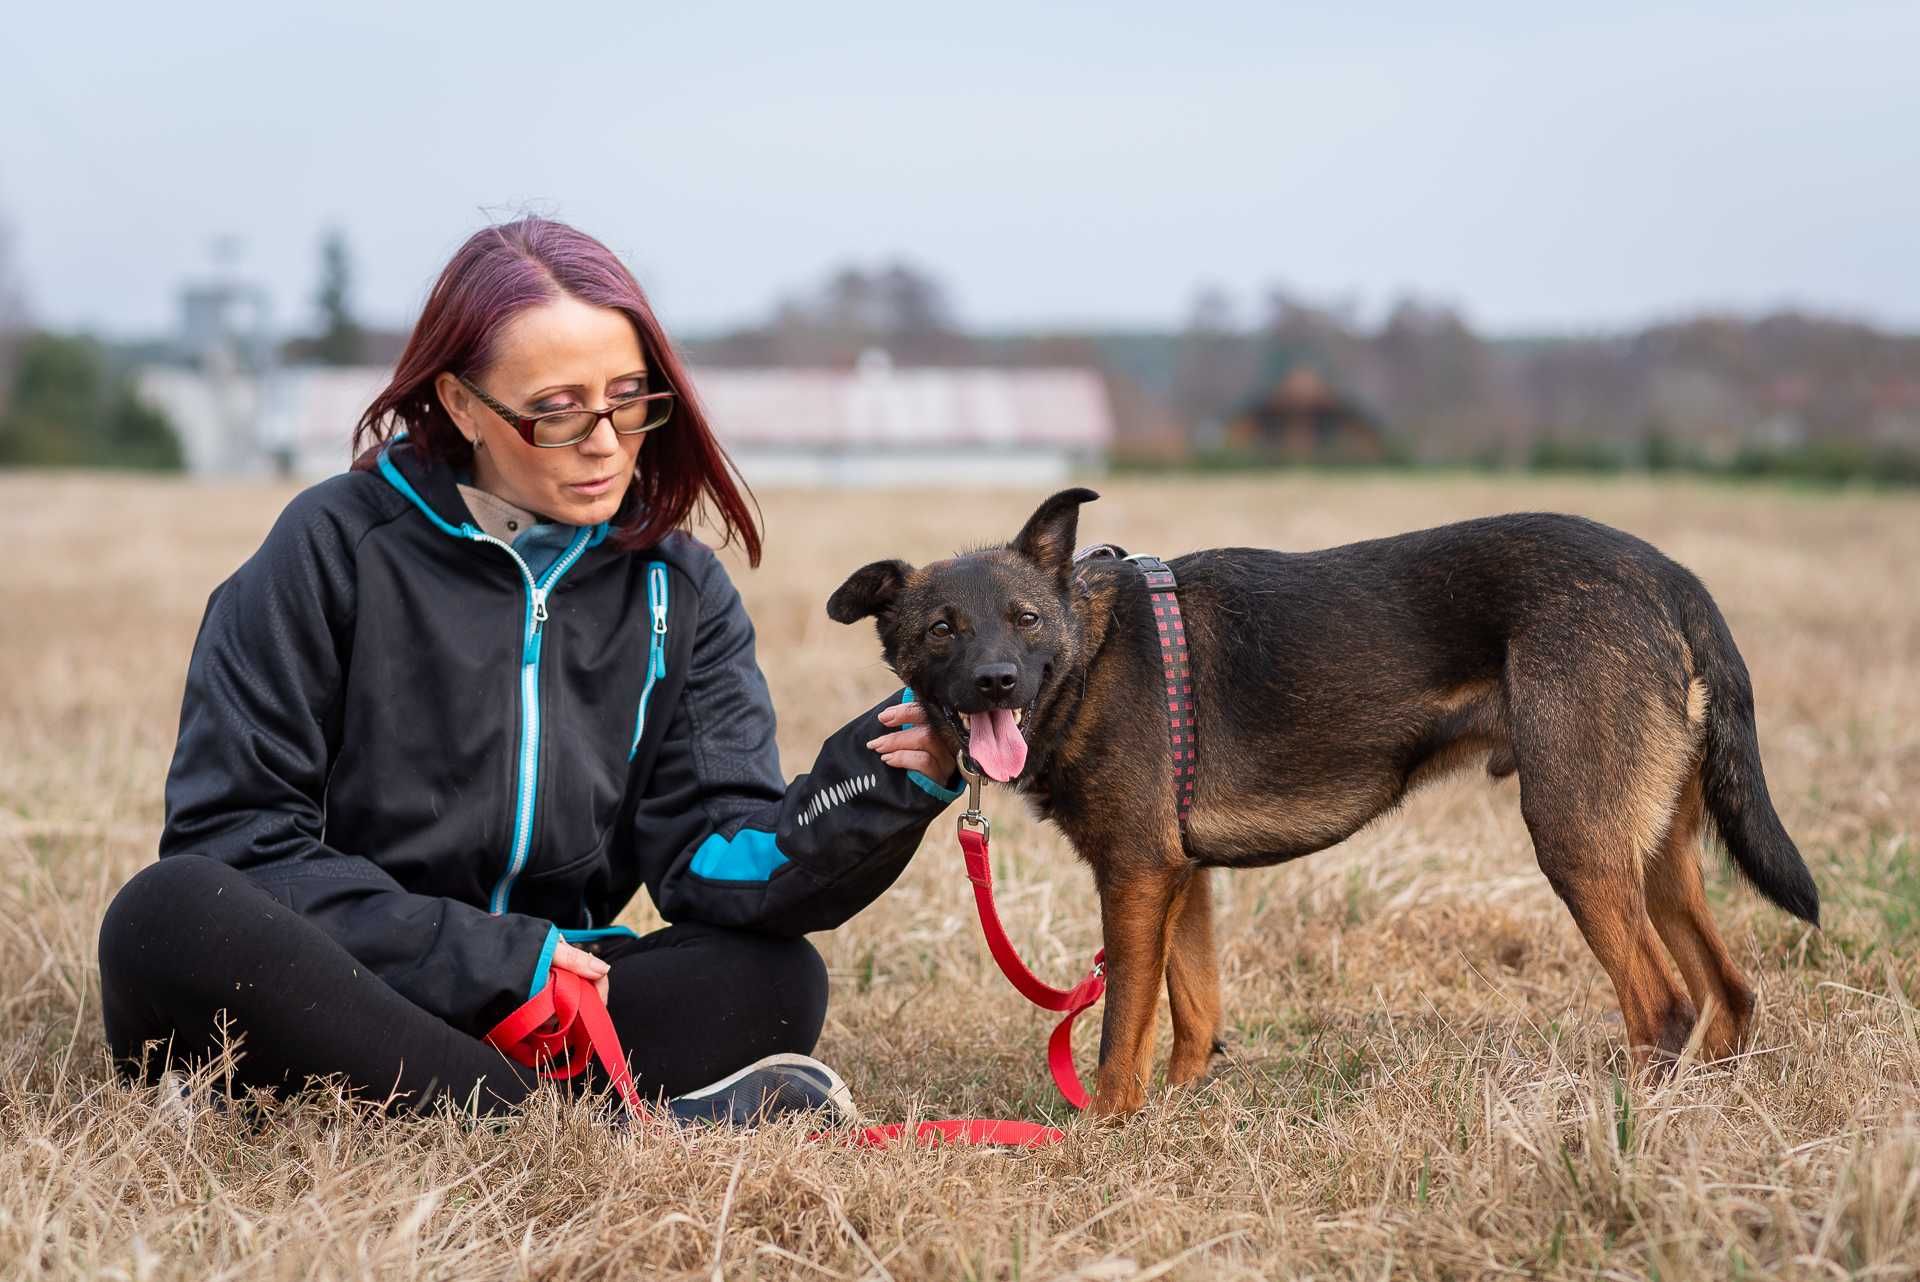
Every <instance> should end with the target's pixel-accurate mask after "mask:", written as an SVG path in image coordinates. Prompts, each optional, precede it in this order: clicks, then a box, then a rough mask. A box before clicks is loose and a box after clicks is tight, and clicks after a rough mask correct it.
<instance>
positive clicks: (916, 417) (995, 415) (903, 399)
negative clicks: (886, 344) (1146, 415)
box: [694, 352, 1113, 486]
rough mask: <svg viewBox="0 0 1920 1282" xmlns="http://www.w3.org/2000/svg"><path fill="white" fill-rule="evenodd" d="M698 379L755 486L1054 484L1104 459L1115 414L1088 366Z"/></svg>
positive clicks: (879, 360) (871, 363)
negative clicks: (933, 482)
mask: <svg viewBox="0 0 1920 1282" xmlns="http://www.w3.org/2000/svg"><path fill="white" fill-rule="evenodd" d="M694 381H695V385H696V386H697V387H698V388H699V392H700V397H701V399H702V401H704V402H705V404H706V408H707V414H708V417H709V419H710V420H711V422H712V423H713V427H714V431H715V432H716V433H717V434H718V435H719V437H720V441H721V444H723V445H724V446H726V448H727V451H728V453H730V454H731V455H732V456H733V459H734V461H735V462H736V463H737V464H738V465H739V467H740V471H741V473H742V475H744V476H745V477H746V478H747V480H748V482H749V483H751V484H754V485H761V484H783V485H849V486H860V485H900V484H907V483H911V482H915V481H925V480H928V479H930V478H938V479H939V480H940V481H941V482H942V483H955V482H966V481H981V482H988V481H1000V482H1012V483H1017V484H1036V485H1037V484H1053V483H1056V482H1058V481H1061V480H1064V479H1065V478H1066V477H1067V476H1068V475H1069V474H1071V473H1072V472H1074V471H1076V470H1083V469H1086V468H1090V467H1098V466H1101V465H1103V464H1104V463H1105V461H1106V457H1107V453H1108V450H1109V448H1110V447H1111V445H1112V443H1113V414H1112V410H1111V407H1110V406H1109V404H1108V400H1107V392H1106V386H1105V383H1104V381H1103V380H1102V378H1101V376H1100V374H1099V373H1098V372H1097V371H1094V370H1091V369H1000V368H978V367H975V368H967V367H897V366H895V365H894V364H893V363H892V362H891V361H890V360H888V359H887V357H886V356H885V354H884V353H880V352H869V353H867V354H866V355H865V356H863V357H862V358H861V359H860V361H859V362H858V363H857V364H856V365H855V367H854V368H852V369H727V368H716V369H704V370H698V371H695V373H694Z"/></svg>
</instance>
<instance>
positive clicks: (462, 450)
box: [353, 217, 760, 566]
mask: <svg viewBox="0 0 1920 1282" xmlns="http://www.w3.org/2000/svg"><path fill="white" fill-rule="evenodd" d="M562 294H566V295H571V296H572V297H574V298H577V299H579V300H580V301H581V302H583V303H589V304H592V305H593V306H596V307H611V308H613V309H614V310H615V311H618V312H621V313H623V314H624V315H625V316H626V317H627V319H628V320H630V321H632V322H633V328H634V331H635V333H637V334H638V335H639V338H640V350H641V352H642V353H644V355H645V357H646V361H647V370H648V374H649V381H650V382H655V381H657V382H664V383H665V384H666V386H667V387H668V388H670V389H672V391H673V392H674V407H673V418H672V419H671V420H670V421H669V423H668V426H667V427H665V428H663V429H661V430H660V431H658V432H656V433H653V434H652V435H651V437H650V439H649V440H648V441H647V448H646V449H644V450H642V451H640V462H639V465H638V467H637V468H636V469H635V472H634V478H633V483H632V484H631V485H630V486H629V487H628V489H627V496H626V498H625V500H623V501H622V502H621V504H620V510H619V511H618V512H616V513H615V514H614V517H613V523H614V526H615V538H616V541H617V543H618V544H619V545H620V546H622V547H626V548H646V547H652V546H653V545H654V544H656V543H658V542H659V541H660V540H661V539H662V538H665V537H666V536H667V534H668V533H670V532H671V531H673V530H676V529H678V528H680V526H681V525H683V524H685V522H686V521H687V519H688V517H690V516H691V515H693V514H694V512H695V510H696V508H697V507H698V506H699V505H700V503H701V500H702V499H703V498H704V499H706V500H708V501H710V502H712V504H713V505H714V507H715V508H716V509H717V510H718V512H719V516H720V522H721V525H722V528H723V529H724V530H725V533H726V540H725V541H726V542H729V543H730V542H732V541H733V540H734V539H736V538H738V539H739V540H740V543H741V546H742V547H743V548H745V550H746V553H747V561H748V564H750V565H756V566H757V565H759V564H760V529H759V527H758V525H756V524H755V522H754V519H753V517H752V515H751V514H750V513H749V512H748V510H747V503H746V500H745V498H744V497H743V496H742V494H741V486H740V485H736V484H735V480H734V474H733V464H732V460H730V459H729V458H728V457H727V454H726V451H725V450H723V449H721V447H720V443H719V442H718V441H717V440H715V439H714V436H713V431H712V429H711V428H710V427H709V426H708V424H707V416H706V413H705V411H704V410H703V409H702V408H701V406H700V401H699V399H698V397H696V396H695V395H694V391H693V383H692V381H691V380H690V379H689V378H688V377H687V370H686V365H685V364H684V363H683V362H682V361H681V359H680V356H679V353H677V352H676V351H675V350H674V348H673V344H672V343H671V342H669V341H668V339H667V335H666V331H664V330H662V329H661V328H660V322H659V321H658V320H657V319H656V318H655V317H654V314H653V307H652V305H651V304H649V303H648V302H647V296H646V294H645V293H644V292H642V291H641V289H640V283H639V282H638V281H636V280H635V279H634V278H633V273H632V272H630V271H628V270H627V268H626V265H625V264H623V263H622V262H621V261H620V260H619V259H618V258H617V257H615V256H614V253H613V251H612V250H610V249H608V248H607V247H606V246H605V245H603V244H601V243H600V242H599V241H597V240H595V239H594V238H593V237H591V236H589V235H587V234H586V233H585V232H581V231H577V230H575V229H574V228H572V227H569V226H567V225H566V224H565V223H559V222H554V221H552V220H551V219H547V218H535V217H526V218H519V219H516V220H514V221H512V222H507V223H500V224H497V225H495V226H492V227H486V228H483V229H481V230H480V231H477V232H475V233H474V234H473V235H472V236H470V237H468V239H467V243H466V244H464V245H462V246H460V250H459V252H458V253H456V254H455V255H454V256H453V259H452V261H450V262H449V263H448V264H447V265H446V268H445V269H444V270H443V271H442V272H441V273H440V279H439V280H438V281H436V282H434V286H433V292H432V293H431V294H429V295H428V296H427V305H426V307H424V308H423V309H422V310H421V312H420V319H419V321H418V322H417V323H416V324H415V325H414V327H413V333H412V334H411V335H410V336H409V337H408V339H407V347H406V350H405V351H404V352H402V353H401V354H400V361H399V363H398V365H397V366H396V367H395V368H394V372H393V380H392V381H391V382H389V383H388V384H387V386H386V388H385V390H383V391H382V392H381V393H380V395H379V396H377V397H375V398H374V401H373V404H371V405H369V406H368V407H367V412H366V413H365V414H362V415H361V416H360V422H359V424H358V425H357V426H356V427H355V428H354V431H353V449H354V453H355V455H356V457H355V459H354V463H353V466H354V467H355V469H359V470H364V469H366V468H369V467H372V466H373V464H374V462H375V459H376V458H377V456H378V454H379V447H380V446H381V445H382V444H384V443H385V442H386V441H387V439H388V438H389V437H391V436H392V435H393V433H394V432H395V431H396V430H397V429H398V428H399V427H402V426H404V427H405V428H406V429H407V434H408V438H409V439H410V440H412V441H414V442H416V443H417V445H418V447H419V448H420V450H421V451H422V452H423V453H424V454H425V455H426V456H427V457H428V458H429V459H432V460H433V461H434V462H436V463H442V464H447V465H457V464H460V463H463V462H466V461H468V460H470V459H471V458H472V457H473V447H472V446H470V445H469V444H468V443H467V440H466V438H465V437H464V436H462V435H461V434H460V429H459V428H457V427H455V426H454V424H453V419H452V418H451V417H450V416H449V415H448V414H447V411H446V407H445V406H443V405H441V404H440V398H439V396H438V395H437V394H436V392H435V391H434V386H433V382H434V379H435V377H436V376H437V375H438V374H439V373H440V371H442V370H451V371H453V372H454V373H456V374H464V375H466V376H467V377H469V378H479V377H482V376H484V374H485V372H486V370H487V367H488V366H489V365H491V364H492V363H493V357H494V350H495V345H496V344H497V342H498V341H499V336H500V331H501V330H502V328H503V327H505V325H506V324H507V322H508V321H510V320H512V319H513V317H514V316H516V315H518V314H519V313H520V312H522V311H524V310H526V309H527V308H529V307H536V306H538V305H540V304H542V303H545V302H548V301H550V300H552V299H554V298H557V297H559V296H560V295H562Z"/></svg>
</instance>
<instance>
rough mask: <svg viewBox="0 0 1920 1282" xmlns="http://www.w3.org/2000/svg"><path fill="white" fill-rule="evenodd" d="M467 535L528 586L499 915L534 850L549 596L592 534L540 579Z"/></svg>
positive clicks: (496, 898) (491, 908)
mask: <svg viewBox="0 0 1920 1282" xmlns="http://www.w3.org/2000/svg"><path fill="white" fill-rule="evenodd" d="M466 531H467V536H468V537H469V538H471V539H473V540H475V541H476V542H480V543H491V544H493V545H494V546H495V547H497V548H499V549H501V550H502V551H504V552H505V553H506V554H507V555H508V556H510V557H512V558H513V563H514V564H515V565H517V566H519V567H520V577H521V578H523V579H525V580H526V583H527V625H526V637H525V640H524V641H523V642H522V643H521V646H520V757H519V765H518V771H517V779H518V783H517V792H516V794H515V797H514V804H513V848H512V850H510V851H509V852H508V854H507V867H506V871H505V872H503V873H501V874H500V880H499V881H498V882H496V883H494V887H493V893H492V894H491V895H489V896H488V897H487V911H488V912H490V913H503V912H505V911H506V910H507V896H508V894H509V893H511V891H512V889H513V879H514V878H515V877H518V876H519V875H520V870H521V869H522V868H524V867H525V866H526V863H527V855H528V853H529V851H530V848H531V847H532V845H533V813H534V803H535V802H536V801H537V800H538V793H537V790H536V789H537V784H538V782H539V778H538V776H539V770H540V638H541V634H542V632H543V631H544V630H545V628H546V625H547V618H548V615H547V597H548V595H549V594H550V593H552V591H553V585H554V584H555V583H557V582H559V580H560V576H561V575H563V574H565V573H566V572H567V569H568V567H570V566H571V565H572V564H573V563H574V562H575V561H577V560H579V559H580V554H581V553H583V552H585V551H586V545H587V541H588V539H589V538H590V537H591V535H592V531H591V530H588V529H584V528H583V529H581V530H580V531H579V532H578V533H577V534H575V535H574V536H573V542H572V543H569V544H568V545H567V550H566V551H565V552H562V553H561V554H560V559H559V560H557V561H555V562H554V563H553V565H552V567H551V568H549V569H548V570H547V572H546V574H545V575H544V576H543V577H541V578H540V579H538V580H536V579H535V578H534V577H533V571H532V570H531V569H530V568H528V566H527V563H526V560H525V559H524V558H522V557H521V555H520V554H519V553H518V552H516V551H514V550H513V545H512V544H510V543H508V542H506V541H505V540H504V539H497V538H495V537H494V536H493V535H491V534H488V533H486V532H485V531H484V530H477V529H475V528H473V527H472V526H467V527H466Z"/></svg>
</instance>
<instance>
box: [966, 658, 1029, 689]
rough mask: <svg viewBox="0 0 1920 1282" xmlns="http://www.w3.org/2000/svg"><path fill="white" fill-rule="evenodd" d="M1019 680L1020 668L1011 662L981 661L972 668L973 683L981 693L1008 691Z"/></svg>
mask: <svg viewBox="0 0 1920 1282" xmlns="http://www.w3.org/2000/svg"><path fill="white" fill-rule="evenodd" d="M1019 680H1020V669H1019V668H1018V667H1016V666H1014V665H1013V664H1011V663H983V664H981V665H980V666H979V667H977V668H975V669H974V670H973V684H974V686H975V688H977V689H978V690H979V691H980V693H981V694H984V695H988V696H993V695H1002V694H1007V693H1010V692H1011V691H1012V690H1013V687H1014V684H1015V683H1016V682H1018V681H1019Z"/></svg>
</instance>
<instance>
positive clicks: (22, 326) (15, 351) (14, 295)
mask: <svg viewBox="0 0 1920 1282" xmlns="http://www.w3.org/2000/svg"><path fill="white" fill-rule="evenodd" d="M26 332H27V291H26V286H25V285H24V284H23V283H22V281H21V279H20V273H19V268H18V267H17V266H16V264H15V262H14V250H13V225H12V224H11V223H10V222H8V221H7V219H6V217H5V216H4V215H0V414H4V413H6V409H7V400H8V393H9V391H10V389H11V388H12V386H13V375H14V371H15V369H16V368H17V366H18V364H19V359H20V344H21V342H22V341H23V340H24V339H25V337H26Z"/></svg>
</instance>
